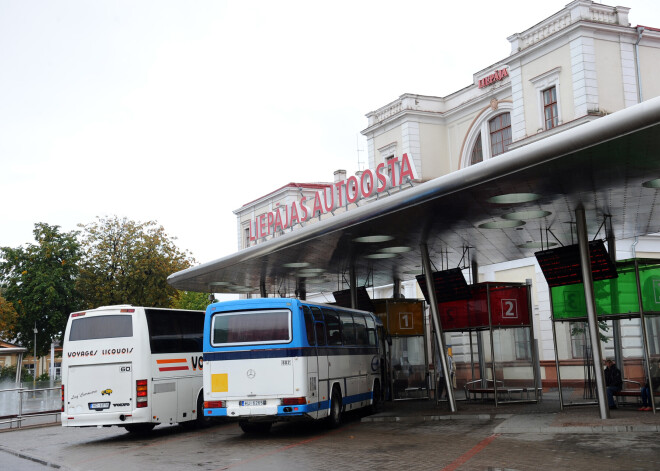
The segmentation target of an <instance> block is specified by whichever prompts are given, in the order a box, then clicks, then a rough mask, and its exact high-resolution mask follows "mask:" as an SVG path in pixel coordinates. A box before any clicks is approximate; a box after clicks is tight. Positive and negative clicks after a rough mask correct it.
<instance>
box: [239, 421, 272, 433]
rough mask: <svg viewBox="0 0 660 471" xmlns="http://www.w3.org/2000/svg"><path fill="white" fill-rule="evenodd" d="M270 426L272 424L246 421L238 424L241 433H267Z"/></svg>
mask: <svg viewBox="0 0 660 471" xmlns="http://www.w3.org/2000/svg"><path fill="white" fill-rule="evenodd" d="M272 425H273V423H272V422H248V421H247V420H241V421H239V422H238V426H239V427H241V430H243V433H268V432H269V431H270V427H271V426H272Z"/></svg>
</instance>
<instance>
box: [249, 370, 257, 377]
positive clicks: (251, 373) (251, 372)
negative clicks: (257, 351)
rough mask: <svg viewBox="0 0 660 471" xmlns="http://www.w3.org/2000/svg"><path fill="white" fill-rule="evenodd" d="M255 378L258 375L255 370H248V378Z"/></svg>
mask: <svg viewBox="0 0 660 471" xmlns="http://www.w3.org/2000/svg"><path fill="white" fill-rule="evenodd" d="M255 376H257V373H256V372H255V371H254V370H253V369H249V370H247V377H248V378H250V379H252V378H254V377H255Z"/></svg>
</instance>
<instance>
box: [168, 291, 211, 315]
mask: <svg viewBox="0 0 660 471" xmlns="http://www.w3.org/2000/svg"><path fill="white" fill-rule="evenodd" d="M208 305H209V295H208V294H206V293H196V292H194V291H179V299H177V300H176V301H175V302H174V304H173V305H172V307H174V308H176V309H192V310H198V311H205V310H206V306H208Z"/></svg>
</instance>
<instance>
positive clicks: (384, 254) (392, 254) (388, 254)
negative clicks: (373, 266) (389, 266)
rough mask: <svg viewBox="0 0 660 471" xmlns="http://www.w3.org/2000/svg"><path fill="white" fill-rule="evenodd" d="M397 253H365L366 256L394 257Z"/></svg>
mask: <svg viewBox="0 0 660 471" xmlns="http://www.w3.org/2000/svg"><path fill="white" fill-rule="evenodd" d="M396 256H397V254H395V253H372V254H369V255H365V256H364V258H394V257H396Z"/></svg>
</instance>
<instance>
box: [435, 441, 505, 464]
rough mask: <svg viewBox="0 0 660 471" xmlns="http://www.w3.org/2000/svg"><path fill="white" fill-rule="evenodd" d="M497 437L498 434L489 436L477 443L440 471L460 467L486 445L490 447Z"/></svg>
mask: <svg viewBox="0 0 660 471" xmlns="http://www.w3.org/2000/svg"><path fill="white" fill-rule="evenodd" d="M497 437H499V434H495V435H491V436H490V437H488V438H485V439H483V440H481V441H480V442H479V443H477V444H476V445H475V446H474V447H472V448H471V449H470V450H468V451H466V452H465V453H463V454H462V455H461V456H459V457H458V458H456V459H455V460H454V461H452V462H451V463H450V464H449V465H448V466H445V467H444V468H442V470H441V471H454V470H455V469H457V468H458V467H459V466H461V465H462V464H464V463H465V462H467V461H468V460H469V459H471V458H472V457H473V456H474V455H476V454H477V453H479V452H480V451H481V450H483V449H484V448H486V447H487V446H488V445H490V443H491V442H492V441H493V440H495V439H496V438H497Z"/></svg>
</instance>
